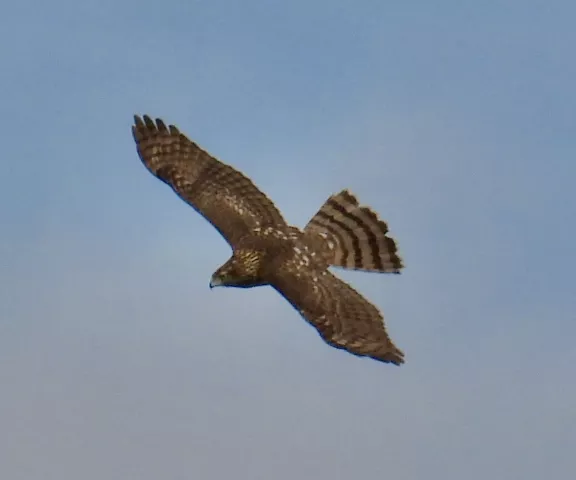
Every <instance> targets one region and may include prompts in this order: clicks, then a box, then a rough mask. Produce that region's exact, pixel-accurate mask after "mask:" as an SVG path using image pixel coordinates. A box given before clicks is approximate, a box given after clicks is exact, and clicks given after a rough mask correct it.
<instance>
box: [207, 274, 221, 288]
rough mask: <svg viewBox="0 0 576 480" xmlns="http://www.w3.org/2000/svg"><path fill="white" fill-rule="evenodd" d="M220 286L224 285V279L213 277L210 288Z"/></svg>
mask: <svg viewBox="0 0 576 480" xmlns="http://www.w3.org/2000/svg"><path fill="white" fill-rule="evenodd" d="M220 285H222V279H221V278H220V277H217V276H215V275H212V278H211V279H210V288H214V287H219V286H220Z"/></svg>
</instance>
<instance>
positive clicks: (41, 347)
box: [0, 0, 576, 480]
mask: <svg viewBox="0 0 576 480" xmlns="http://www.w3.org/2000/svg"><path fill="white" fill-rule="evenodd" d="M38 3H39V2H26V1H23V2H19V3H16V2H13V3H12V4H7V5H5V6H4V9H3V14H2V16H1V17H0V56H1V58H2V60H3V65H2V72H1V73H0V91H1V92H2V93H1V95H2V112H3V114H2V116H1V117H0V130H1V131H2V132H3V134H2V138H3V139H4V146H3V152H2V158H1V160H0V162H1V165H2V172H3V174H2V176H1V177H0V184H1V189H0V221H1V224H2V235H1V236H0V384H1V385H2V395H1V396H0V425H1V428H0V476H1V477H2V478H9V479H11V480H20V479H22V480H35V479H42V480H50V479H58V480H68V479H70V480H72V479H74V480H76V479H78V478H82V479H83V480H84V479H85V480H91V479H101V478H106V479H107V480H116V479H118V480H120V479H122V480H126V479H139V480H147V479H157V478H165V479H184V478H186V479H188V478H191V477H196V476H197V477H198V478H207V479H212V478H213V479H218V478H229V477H230V476H231V475H234V478H239V479H251V480H253V479H268V478H277V479H280V480H282V479H292V478H295V477H296V478H317V479H319V480H321V479H324V478H331V479H333V478H351V477H366V478H368V477H369V478H374V477H376V476H378V477H384V476H388V477H394V478H396V479H421V478H442V479H444V480H451V479H461V478H467V479H471V480H475V479H485V478H486V477H488V476H490V478H498V479H500V478H502V479H504V478H505V479H522V480H529V479H534V480H540V479H542V478H544V477H545V476H546V477H547V476H554V477H555V478H561V479H562V478H571V477H572V475H573V473H574V472H575V471H576V460H575V458H574V455H573V452H572V450H573V448H572V446H573V445H574V444H575V443H576V383H575V382H574V380H573V378H574V365H576V347H575V344H574V339H575V338H576V283H575V282H574V279H573V275H574V271H575V269H576V255H575V254H574V236H575V235H576V229H575V227H574V219H575V218H576V194H575V193H574V179H575V178H576V166H575V162H574V159H575V158H576V135H575V133H576V132H575V128H576V127H575V126H576V114H575V113H574V112H576V91H575V89H574V85H575V84H576V63H574V59H573V45H574V44H576V33H575V30H574V28H573V19H574V16H575V15H576V7H575V6H574V5H573V3H572V2H567V1H566V2H561V1H553V2H536V1H524V2H520V1H505V2H490V1H486V2H481V3H479V2H450V1H444V2H435V4H434V5H432V4H431V2H423V1H420V2H418V1H417V2H404V3H399V2H377V1H368V0H366V1H362V2H352V1H330V2H329V1H325V0H320V1H316V2H303V1H299V0H296V1H292V2H279V1H268V2H262V1H252V0H246V1H244V2H232V1H220V2H208V1H174V0H167V1H166V2H163V3H161V4H159V3H157V2H148V1H146V0H143V1H140V2H134V1H119V2H112V1H109V0H105V1H99V2H95V1H92V2H82V4H79V3H78V2H72V1H62V0H55V1H53V2H51V3H44V4H41V5H39V4H38ZM134 113H139V114H143V113H148V114H150V115H152V116H159V117H162V118H163V119H165V121H166V122H167V123H175V124H177V125H178V126H179V127H180V129H181V130H182V131H184V132H185V133H187V134H188V135H189V136H190V137H191V138H193V139H194V140H195V141H197V142H198V143H199V144H200V145H202V146H203V147H205V148H206V149H208V150H209V151H210V152H211V153H213V154H214V155H216V156H218V157H219V158H221V159H222V160H224V161H226V162H227V163H230V164H232V165H234V166H235V167H237V168H239V169H240V170H242V171H244V172H245V173H247V174H248V175H249V176H250V177H251V178H253V180H254V181H255V182H256V183H257V185H258V186H259V187H261V188H262V189H263V190H264V191H265V192H266V193H268V194H269V195H270V197H271V198H272V199H273V200H274V201H275V202H276V203H277V205H278V206H279V208H280V209H281V210H282V211H283V212H284V214H285V217H286V218H287V219H288V220H289V221H291V222H292V223H294V224H296V225H299V226H303V225H304V224H305V223H306V221H307V220H308V218H309V217H310V216H311V215H312V214H313V213H314V212H315V211H316V210H317V209H318V208H319V206H320V205H321V204H322V202H323V201H324V200H325V199H326V198H327V197H328V196H329V195H330V194H331V193H334V192H336V191H338V190H339V189H341V188H344V187H349V188H350V189H351V190H352V191H353V192H354V193H355V194H356V195H357V196H358V197H359V198H360V200H361V201H362V202H363V203H365V204H368V205H370V206H372V207H373V208H374V209H375V210H377V211H378V212H379V213H380V214H381V216H382V217H383V218H385V219H386V220H387V221H388V223H389V225H390V228H391V231H392V234H393V235H394V237H395V238H396V239H397V241H398V244H399V247H400V249H401V253H402V255H403V258H404V260H405V263H406V265H407V268H406V270H405V272H404V274H403V275H401V276H378V275H370V274H365V273H357V272H341V271H339V272H338V273H339V275H341V276H342V277H343V278H344V279H345V280H347V281H350V282H352V283H353V284H354V286H355V287H357V288H358V289H359V290H360V291H361V292H362V293H363V294H365V295H366V296H367V297H368V298H369V299H370V300H371V301H373V302H374V303H376V305H378V307H379V308H381V309H382V311H383V313H384V315H385V318H386V321H387V325H388V328H389V331H390V333H391V335H392V336H393V338H394V340H395V342H396V343H397V344H398V345H399V346H400V347H401V348H402V349H403V350H404V351H405V352H406V359H407V363H406V364H405V365H404V366H402V367H401V368H396V367H392V366H388V365H383V364H379V363H377V362H373V361H370V360H367V359H359V358H355V357H353V356H351V355H347V354H346V353H344V352H341V351H338V350H335V349H332V348H329V347H328V346H326V345H324V344H323V343H322V341H321V340H320V338H319V337H318V336H317V335H316V333H315V332H314V331H313V329H311V328H310V327H309V326H308V325H307V324H306V323H305V322H304V321H303V320H301V319H300V317H299V316H298V314H297V313H296V312H295V311H294V310H293V309H292V308H291V307H290V306H289V305H288V304H287V303H286V302H285V301H284V300H283V299H282V298H280V297H279V296H278V295H277V294H276V293H275V292H273V291H272V290H271V289H268V288H259V289H253V290H249V291H240V290H234V289H217V290H215V291H209V289H208V281H209V278H210V275H211V274H212V272H213V271H214V270H215V269H216V268H217V267H218V266H219V265H220V264H221V263H223V262H224V261H225V260H226V259H227V257H228V255H229V248H228V246H227V244H226V243H225V241H224V240H223V239H221V238H220V237H219V236H218V234H217V233H216V231H215V230H213V229H212V228H211V227H210V225H209V224H208V223H206V222H205V221H204V220H203V219H202V218H200V217H199V216H198V215H197V214H195V212H194V211H193V210H191V209H190V208H189V207H187V206H186V205H185V204H184V203H182V202H180V201H179V200H178V199H177V198H176V196H175V195H174V194H173V193H172V192H171V191H170V190H169V189H168V188H167V187H166V186H164V185H163V184H162V183H161V182H158V181H157V180H156V179H154V178H153V177H152V176H151V175H150V174H149V173H148V172H147V171H146V170H145V168H144V167H143V166H142V165H141V163H140V162H139V160H138V157H137V154H136V151H135V148H134V144H133V140H132V137H131V133H130V125H131V122H132V115H133V114H134Z"/></svg>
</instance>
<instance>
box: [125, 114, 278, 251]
mask: <svg viewBox="0 0 576 480" xmlns="http://www.w3.org/2000/svg"><path fill="white" fill-rule="evenodd" d="M134 123H135V124H134V125H133V126H132V134H133V135H134V140H135V141H136V148H137V150H138V154H139V155H140V159H141V160H142V162H143V163H144V165H146V167H147V168H148V170H150V172H152V174H153V175H155V176H156V177H158V178H159V179H160V180H162V181H163V182H165V183H166V184H168V185H169V186H170V187H172V189H173V190H174V191H175V192H176V194H177V195H178V196H179V197H180V198H182V200H184V201H185V202H186V203H188V204H189V205H191V206H192V207H194V209H196V210H197V211H198V212H199V213H200V214H201V215H203V216H204V218H206V219H207V220H208V221H209V222H210V223H211V224H212V225H213V226H214V227H216V229H217V230H218V231H219V232H220V233H221V234H222V236H223V237H224V238H225V239H226V240H227V241H228V243H229V244H230V245H231V246H234V243H235V242H236V241H237V240H238V239H239V238H240V237H242V236H243V235H245V234H247V233H249V232H250V231H251V230H253V229H254V228H256V227H261V226H267V225H274V226H282V225H285V224H286V222H285V221H284V219H283V218H282V215H281V214H280V212H279V211H278V209H277V208H276V207H275V206H274V204H273V203H272V201H271V200H270V199H269V198H268V197H267V196H266V195H264V193H262V192H261V191H260V190H259V189H258V188H257V187H256V186H255V185H254V184H253V183H252V181H251V180H250V179H248V178H247V177H246V176H244V175H243V174H242V173H240V172H238V171H237V170H235V169H234V168H232V167H230V166H229V165H226V164H225V163H222V162H220V161H219V160H217V159H216V158H214V157H212V156H211V155H210V154H208V153H207V152H205V151H204V150H202V149H201V148H200V147H199V146H198V145H196V144H195V143H194V142H192V141H190V140H189V139H188V138H187V137H186V136H185V135H183V134H182V133H180V132H179V131H178V129H177V128H176V127H175V126H173V125H170V126H169V127H166V125H165V124H164V122H163V121H162V120H160V119H156V122H154V121H153V120H152V119H151V118H150V117H149V116H147V115H144V117H143V118H140V117H138V116H137V115H135V116H134Z"/></svg>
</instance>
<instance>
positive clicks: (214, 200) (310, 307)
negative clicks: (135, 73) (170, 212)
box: [132, 115, 404, 365]
mask: <svg viewBox="0 0 576 480" xmlns="http://www.w3.org/2000/svg"><path fill="white" fill-rule="evenodd" d="M134 122H135V124H134V125H133V126H132V133H133V135H134V140H135V141H136V148H137V151H138V154H139V155H140V158H141V160H142V162H143V163H144V165H145V166H146V167H147V168H148V170H149V171H150V172H151V173H152V174H153V175H155V176H156V177H158V178H159V179H160V180H162V181H163V182H165V183H166V184H168V185H169V186H170V187H171V188H172V189H173V190H174V192H176V194H177V195H178V196H179V197H180V198H182V200H184V201H185V202H186V203H188V204H189V205H190V206H192V207H193V208H194V209H195V210H196V211H198V212H199V213H200V214H201V215H203V216H204V218H206V219H207V220H208V221H209V222H210V223H211V224H212V225H213V226H214V227H215V228H216V229H217V230H218V231H219V232H220V233H221V234H222V236H223V237H224V238H225V239H226V240H227V241H228V243H229V244H230V246H231V247H232V251H233V252H232V256H231V258H230V259H229V260H228V261H227V262H226V263H225V264H224V265H222V266H221V267H220V268H218V270H216V272H215V273H214V275H213V276H212V279H211V282H210V286H211V287H214V286H229V287H240V288H251V287H255V286H262V285H270V286H272V287H273V288H274V289H275V290H276V291H278V292H279V293H280V294H281V295H282V296H284V298H286V299H287V300H288V301H289V302H290V303H291V304H292V306H293V307H294V308H295V309H296V310H298V312H299V313H300V314H301V315H302V317H303V318H304V319H305V320H306V321H308V322H309V323H310V324H311V325H312V326H314V327H315V328H316V329H317V331H318V333H319V334H320V336H321V337H322V338H323V339H324V341H326V343H328V344H329V345H332V346H333V347H336V348H341V349H344V350H347V351H348V352H350V353H352V354H354V355H358V356H368V357H371V358H374V359H375V360H379V361H382V362H387V363H393V364H396V365H400V364H402V363H404V354H403V352H402V351H401V350H399V349H398V348H397V347H396V346H395V345H394V344H393V343H392V341H391V340H390V338H389V336H388V334H387V332H386V328H385V326H384V320H383V318H382V315H381V314H380V312H379V311H378V309H377V308H376V307H375V306H374V305H372V304H371V303H369V302H368V301H367V300H366V299H365V298H363V297H362V296H361V295H360V294H359V293H358V292H356V291H355V290H354V289H353V288H352V287H351V286H349V285H348V284H346V283H345V282H343V281H342V280H340V279H338V278H337V277H336V276H334V275H333V274H332V273H331V272H330V271H329V267H330V266H337V267H343V268H349V269H354V270H365V271H371V272H382V273H399V272H400V270H401V269H402V268H403V265H402V261H401V260H400V257H399V256H398V254H397V249H396V244H395V242H394V240H393V239H392V238H390V237H389V236H388V235H387V234H388V226H387V225H386V223H385V222H384V221H382V220H380V219H379V218H378V216H377V215H376V213H374V212H373V211H372V210H370V209H369V208H368V207H365V206H361V205H359V203H358V201H357V199H356V198H355V197H354V196H353V195H352V194H351V193H350V192H349V191H347V190H344V191H342V192H340V193H338V194H336V195H332V196H331V197H330V198H328V199H327V200H326V202H325V203H324V205H322V207H321V208H320V210H319V211H318V212H317V213H316V214H315V215H314V217H313V218H312V219H311V220H310V222H308V224H307V225H306V227H305V228H304V230H300V229H298V228H296V227H292V226H290V225H288V224H287V223H286V222H285V220H284V219H283V217H282V215H281V214H280V212H279V211H278V209H277V208H276V207H275V206H274V204H273V203H272V202H271V201H270V200H269V199H268V197H267V196H266V195H264V194H263V193H262V192H261V191H260V190H259V189H258V188H257V187H256V186H255V185H254V184H253V183H252V181H251V180H249V179H248V178H247V177H246V176H244V175H243V174H242V173H240V172H238V171H237V170H235V169H233V168H232V167H230V166H229V165H226V164H224V163H222V162H220V161H219V160H217V159H216V158H214V157H212V156H211V155H209V154H208V153H207V152H205V151H204V150H202V149H201V148H200V147H198V145H196V144H195V143H194V142H192V141H190V140H189V139H188V138H187V137H186V136H185V135H183V134H182V133H180V131H179V130H178V129H177V128H176V127H175V126H173V125H170V126H168V127H167V126H166V125H165V124H164V122H163V121H162V120H160V119H156V121H155V122H154V121H153V120H152V119H151V118H150V117H148V116H147V115H144V116H143V117H142V118H140V117H138V116H134Z"/></svg>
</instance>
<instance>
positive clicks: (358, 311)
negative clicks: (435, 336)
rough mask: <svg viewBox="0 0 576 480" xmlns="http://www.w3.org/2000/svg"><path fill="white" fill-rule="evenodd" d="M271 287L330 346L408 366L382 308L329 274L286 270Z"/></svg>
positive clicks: (281, 271) (303, 269) (279, 274)
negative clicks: (390, 334)
mask: <svg viewBox="0 0 576 480" xmlns="http://www.w3.org/2000/svg"><path fill="white" fill-rule="evenodd" d="M271 285H272V286H273V287H274V288H275V289H276V290H277V291H278V292H279V293H280V294H281V295H282V296H283V297H284V298H286V299H287V300H288V301H289V302H290V303H291V304H292V306H293V307H294V308H295V309H296V310H298V311H299V312H300V314H301V315H302V316H303V317H304V319H305V320H306V321H307V322H309V323H310V324H311V325H312V326H314V327H315V328H316V329H317V330H318V333H319V334H320V336H321V337H322V338H323V339H324V341H325V342H326V343H328V344H329V345H332V346H333V347H336V348H341V349H344V350H347V351H348V352H350V353H352V354H354V355H358V356H367V357H371V358H373V359H375V360H379V361H381V362H385V363H393V364H396V365H400V364H402V363H404V353H403V352H402V351H401V350H400V349H398V348H397V347H396V346H395V345H394V343H392V340H390V337H389V336H388V333H387V332H386V328H385V326H384V319H383V318H382V315H381V314H380V312H379V311H378V309H377V308H376V307H375V306H374V305H372V304H371V303H370V302H368V301H367V300H366V299H365V298H364V297H362V295H360V294H359V293H358V292H357V291H356V290H354V289H353V288H352V287H351V286H350V285H348V284H347V283H345V282H343V281H342V280H340V279H339V278H337V277H336V276H334V275H333V274H332V273H330V272H329V271H327V270H326V271H321V272H316V271H314V270H307V269H305V268H300V269H291V268H289V269H283V270H280V271H279V272H278V274H277V275H276V277H275V278H273V279H272V281H271Z"/></svg>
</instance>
